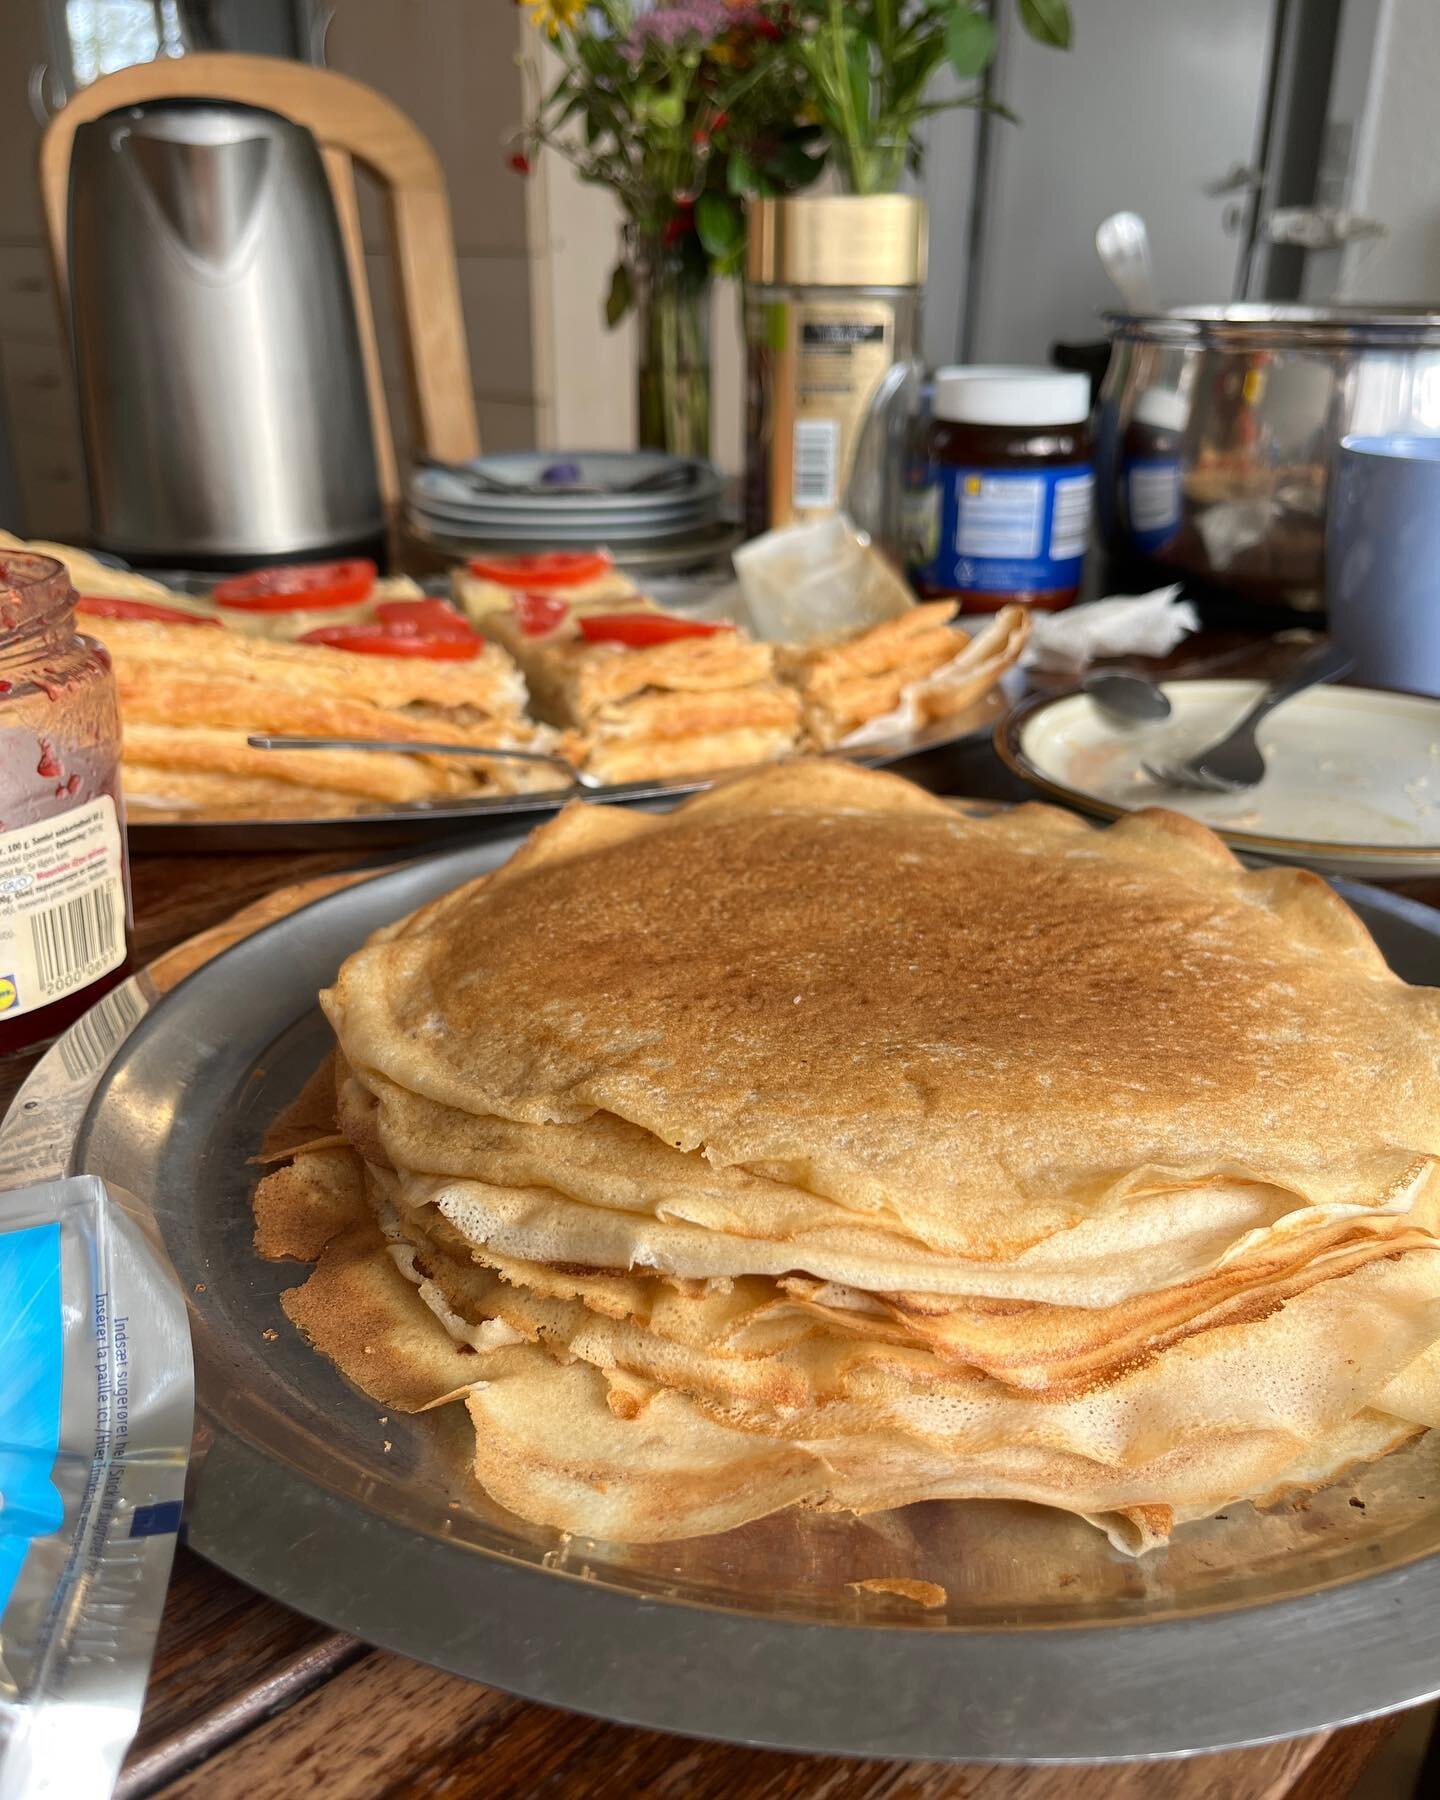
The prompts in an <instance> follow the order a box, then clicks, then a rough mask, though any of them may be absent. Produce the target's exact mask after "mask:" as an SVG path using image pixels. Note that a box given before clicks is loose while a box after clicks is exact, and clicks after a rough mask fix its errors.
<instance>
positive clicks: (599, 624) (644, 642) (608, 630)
mask: <svg viewBox="0 0 1440 1800" xmlns="http://www.w3.org/2000/svg"><path fill="white" fill-rule="evenodd" d="M576 623H577V624H578V625H579V627H580V634H581V636H582V637H584V638H586V639H588V640H589V642H590V643H592V644H624V645H625V646H626V647H627V648H628V649H631V650H647V649H649V648H650V647H651V646H652V645H654V644H673V643H674V642H675V641H676V639H677V638H706V637H714V636H715V635H716V633H717V632H721V631H733V630H734V629H735V627H734V626H733V625H731V624H729V623H722V622H721V621H719V620H714V619H677V618H675V617H674V616H673V614H670V613H654V612H618V613H586V614H585V615H584V616H583V617H582V618H580V619H578V620H577V621H576Z"/></svg>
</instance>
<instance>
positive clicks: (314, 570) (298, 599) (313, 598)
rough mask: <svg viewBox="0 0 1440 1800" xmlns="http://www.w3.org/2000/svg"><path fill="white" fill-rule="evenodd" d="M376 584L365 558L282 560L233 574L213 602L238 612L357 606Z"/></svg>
mask: <svg viewBox="0 0 1440 1800" xmlns="http://www.w3.org/2000/svg"><path fill="white" fill-rule="evenodd" d="M374 585H375V565H374V563H373V562H370V561H368V560H367V559H366V558H364V557H358V556H357V557H353V558H351V559H350V560H349V561H348V562H328V563H281V564H279V565H278V566H277V567H275V568H273V569H252V570H251V571H250V573H249V574H248V575H232V576H231V577H230V579H229V580H228V581H221V582H218V583H217V584H216V587H215V604H216V605H217V606H229V607H233V608H234V610H235V611H237V612H321V611H323V610H328V609H329V608H330V607H332V606H356V605H358V604H359V603H360V601H362V600H363V599H364V598H365V596H366V595H367V594H368V593H369V592H370V590H371V588H373V587H374Z"/></svg>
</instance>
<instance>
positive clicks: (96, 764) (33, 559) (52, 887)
mask: <svg viewBox="0 0 1440 1800" xmlns="http://www.w3.org/2000/svg"><path fill="white" fill-rule="evenodd" d="M129 937H130V899H129V867H128V863H127V860H126V854H125V816H124V811H123V808H122V804H121V796H120V710H119V703H118V700H117V698H116V692H115V676H114V671H113V670H112V669H111V667H110V659H109V657H108V656H107V655H106V654H105V652H104V651H103V650H102V649H101V647H100V646H99V645H98V644H97V643H95V642H94V640H93V639H91V638H88V637H83V636H81V635H80V633H79V632H77V630H76V628H75V592H74V589H73V588H72V587H71V585H70V577H69V575H68V574H67V572H66V570H65V568H64V566H63V565H62V564H61V563H58V562H56V561H55V560H54V559H53V558H51V557H48V556H33V555H30V554H29V553H28V552H22V551H13V552H9V551H3V550H0V1056H8V1055H12V1054H13V1053H14V1052H16V1051H19V1050H30V1049H34V1048H35V1047H36V1046H37V1045H39V1044H43V1043H46V1042H48V1041H49V1040H50V1039H51V1038H53V1037H55V1036H56V1035H57V1034H58V1033H60V1032H61V1031H63V1030H64V1029H65V1028H66V1026H67V1025H70V1024H71V1023H73V1021H74V1020H75V1019H77V1018H78V1017H79V1016H80V1014H81V1013H83V1012H84V1011H85V1010H86V1009H87V1008H88V1007H90V1006H92V1005H93V1004H94V1003H95V1001H96V1000H98V999H99V998H100V996H101V995H102V994H103V993H104V992H105V991H106V989H107V988H110V987H113V986H114V985H115V983H116V982H117V981H119V980H121V979H122V978H123V976H124V974H125V972H126V969H127V967H128V961H129Z"/></svg>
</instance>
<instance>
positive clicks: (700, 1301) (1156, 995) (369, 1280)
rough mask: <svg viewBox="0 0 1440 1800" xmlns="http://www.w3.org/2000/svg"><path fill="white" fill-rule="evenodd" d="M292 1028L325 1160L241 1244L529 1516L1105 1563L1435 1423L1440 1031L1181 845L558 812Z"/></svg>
mask: <svg viewBox="0 0 1440 1800" xmlns="http://www.w3.org/2000/svg"><path fill="white" fill-rule="evenodd" d="M322 1002H323V1005H324V1007H325V1010H326V1012H327V1014H328V1016H329V1018H330V1020H331V1021H332V1023H333V1025H334V1029H335V1033H336V1037H337V1039H338V1042H339V1065H338V1066H339V1073H338V1080H337V1093H338V1119H339V1128H340V1136H339V1137H338V1138H334V1139H331V1140H330V1141H329V1142H328V1143H322V1144H320V1145H318V1146H316V1147H314V1148H312V1149H310V1150H308V1151H305V1150H302V1151H301V1152H300V1153H299V1154H297V1155H296V1157H295V1159H294V1161H293V1162H292V1163H291V1164H290V1165H289V1166H288V1167H286V1168H283V1169H281V1170H279V1171H277V1172H276V1173H273V1174H271V1175H270V1176H269V1177H268V1178H267V1179H266V1181H265V1182H263V1183H262V1185H261V1188H260V1190H259V1193H258V1196H257V1209H258V1219H259V1243H260V1246H261V1248H262V1250H264V1251H266V1252H267V1253H270V1254H302V1255H305V1256H307V1257H314V1256H315V1255H316V1254H317V1252H320V1254H319V1262H318V1266H317V1267H316V1269H315V1271H314V1272H313V1273H312V1274H311V1276H310V1278H309V1280H308V1281H307V1282H306V1283H305V1284H304V1286H302V1287H300V1288H297V1289H295V1290H293V1291H291V1292H290V1293H289V1294H288V1295H287V1296H286V1299H285V1307H286V1310H287V1312H288V1313H289V1315H290V1317H291V1318H292V1319H293V1320H295V1321H296V1322H297V1323H298V1324H299V1325H300V1326H301V1327H302V1328H303V1329H304V1330H305V1331H306V1332H307V1333H308V1334H309V1335H310V1337H311V1338H312V1340H313V1342H314V1343H315V1344H316V1345H317V1346H318V1347H319V1348H321V1349H322V1350H325V1351H326V1352H328V1353H329V1354H330V1355H332V1356H333V1357H334V1358H336V1360H337V1361H338V1363H339V1365H340V1366H341V1368H342V1369H343V1370H344V1371H345V1372H346V1373H347V1374H349V1375H350V1376H351V1377H352V1378H353V1379H354V1380H355V1381H356V1382H357V1383H358V1384H359V1385H361V1386H362V1387H363V1388H364V1389H365V1390H366V1391H367V1392H369V1393H370V1394H372V1395H374V1396H376V1397H377V1398H379V1399H381V1400H383V1401H384V1402H385V1403H386V1404H387V1405H389V1406H393V1407H401V1406H405V1407H412V1408H419V1407H422V1406H426V1405H429V1404H439V1403H440V1402H441V1401H442V1400H446V1399H450V1400H457V1401H458V1400H463V1401H464V1402H465V1404H466V1405H467V1406H468V1408H469V1413H470V1417H471V1419H472V1421H473V1425H474V1431H475V1472H476V1475H477V1476H478V1478H479V1480H480V1482H481V1483H482V1484H483V1486H484V1487H485V1488H486V1489H487V1490H488V1491H489V1493H490V1494H491V1495H492V1496H493V1497H494V1498H495V1499H496V1500H498V1501H499V1502H501V1503H502V1504H503V1505H504V1506H506V1507H508V1508H510V1509H512V1510H513V1511H514V1512H516V1513H519V1514H521V1515H523V1516H524V1517H525V1518H526V1519H528V1520H532V1521H537V1522H539V1523H541V1524H545V1525H550V1526H556V1527H561V1528H564V1529H566V1530H569V1531H572V1532H577V1533H584V1534H588V1535H592V1536H596V1537H602V1538H611V1539H619V1540H650V1539H663V1538H673V1537H684V1536H689V1535H696V1534H703V1533H709V1532H715V1531H720V1530H723V1529H726V1528H728V1527H731V1526H735V1525H739V1524H740V1523H742V1522H743V1521H745V1520H748V1519H752V1518H755V1517H757V1516H759V1515H762V1514H765V1513H768V1512H770V1511H772V1510H774V1509H777V1508H780V1507H785V1506H789V1505H801V1506H808V1507H821V1508H827V1509H852V1510H854V1511H857V1512H864V1511H868V1510H871V1509H876V1508H884V1507H893V1506H898V1505H901V1504H903V1503H906V1502H909V1501H914V1500H920V1499H925V1498H954V1499H961V1498H975V1497H1005V1498H1010V1499H1020V1500H1027V1501H1036V1502H1042V1503H1045V1504H1047V1505H1050V1506H1054V1507H1060V1508H1064V1509H1067V1510H1068V1511H1070V1512H1073V1513H1078V1514H1081V1515H1083V1516H1085V1517H1087V1518H1089V1519H1091V1520H1093V1521H1094V1522H1095V1523H1096V1524H1098V1525H1100V1526H1102V1527H1103V1528H1104V1529H1105V1530H1106V1531H1107V1532H1108V1533H1109V1534H1110V1535H1111V1537H1112V1539H1113V1540H1114V1541H1115V1542H1116V1543H1117V1544H1118V1545H1120V1546H1121V1547H1122V1548H1124V1549H1127V1550H1131V1551H1139V1550H1143V1549H1146V1548H1149V1547H1150V1546H1152V1545H1154V1544H1156V1543H1159V1542H1161V1541H1163V1540H1164V1539H1165V1538H1166V1536H1167V1534H1168V1533H1169V1532H1170V1531H1171V1529H1172V1528H1173V1527H1174V1526H1175V1525H1176V1524H1177V1523H1179V1522H1182V1521H1184V1520H1188V1519H1193V1518H1197V1517H1201V1516H1206V1515H1209V1514H1211V1513H1213V1512H1215V1511H1216V1510H1217V1509H1219V1508H1222V1507H1224V1506H1225V1505H1226V1504H1228V1503H1230V1502H1234V1501H1237V1500H1240V1499H1242V1498H1247V1497H1248V1498H1255V1499H1264V1498H1267V1497H1269V1496H1272V1495H1275V1494H1277V1493H1279V1492H1281V1491H1283V1490H1285V1489H1288V1488H1291V1487H1311V1486H1315V1485H1318V1484H1321V1483H1323V1482H1326V1481H1327V1480H1329V1479H1331V1478H1332V1477H1334V1476H1335V1475H1336V1474H1337V1473H1338V1472H1340V1471H1341V1470H1343V1469H1345V1468H1346V1467H1347V1466H1349V1465H1351V1464H1354V1463H1356V1462H1357V1461H1361V1460H1364V1459H1369V1458H1374V1457H1377V1456H1379V1455H1381V1454H1382V1453H1384V1452H1386V1451H1388V1450H1391V1449H1392V1448H1394V1447H1396V1446H1397V1445H1400V1444H1402V1443H1403V1442H1405V1441H1406V1440H1407V1439H1409V1438H1411V1437H1412V1436H1414V1435H1416V1434H1417V1433H1418V1432H1419V1431H1420V1430H1421V1429H1423V1428H1425V1427H1428V1426H1431V1425H1434V1424H1436V1423H1437V1422H1440V1350H1437V1344H1440V1243H1437V1236H1436V1230H1437V1218H1440V1178H1437V1157H1440V1076H1437V1070H1436V1060H1435V1045H1436V1042H1437V1033H1440V995H1437V994H1436V993H1435V992H1433V991H1432V990H1429V989H1423V988H1412V987H1408V986H1407V985H1406V984H1405V983H1404V982H1402V981H1401V980H1400V979H1399V978H1398V977H1396V976H1395V975H1393V974H1392V973H1390V971H1389V970H1388V969H1387V968H1386V966H1385V964H1384V962H1383V960H1382V958H1381V956H1380V955H1379V953H1378V951H1377V950H1376V948H1375V946H1374V944H1373V943H1372V941H1371V939H1370V938H1369V936H1368V934H1367V933H1366V931H1365V930H1364V928H1363V926H1362V925H1361V923H1360V922H1359V921H1358V920H1357V919H1356V917H1355V916H1354V915H1353V914H1352V913H1351V912H1350V911H1349V910H1348V908H1347V907H1346V906H1345V905H1344V903H1343V902H1342V901H1341V900H1340V899H1339V898H1338V897H1337V896H1336V895H1335V894H1334V893H1333V892H1332V891H1331V890H1330V889H1329V888H1328V887H1327V886H1326V885H1325V884H1324V883H1323V882H1322V881H1320V880H1319V879H1318V878H1317V877H1316V876H1313V875H1311V874H1309V873H1307V872H1302V871H1296V870H1268V871H1265V872H1261V873H1247V872H1246V871H1245V870H1244V869H1243V868H1242V867H1241V866H1240V865H1239V864H1238V863H1237V862H1236V861H1235V860H1234V858H1232V857H1231V855H1230V854H1229V852H1228V851H1226V850H1225V849H1224V847H1223V846H1222V845H1221V844H1220V842H1219V841H1218V839H1216V838H1215V837H1214V836H1213V835H1212V834H1211V833H1210V832H1208V831H1207V830H1205V829H1204V828H1203V827H1201V826H1199V825H1197V824H1195V823H1193V822H1191V821H1189V820H1186V819H1183V818H1180V817H1177V816H1175V815H1173V814H1169V813H1165V812H1159V811H1152V812H1146V813H1140V814H1136V815H1134V816H1132V817H1129V818H1127V819H1126V820H1124V821H1123V822H1122V823H1120V824H1117V825H1115V826H1114V827H1112V828H1111V829H1109V830H1106V831H1103V832H1102V831H1097V830H1093V829H1092V828H1090V827H1089V826H1087V825H1085V824H1082V823H1081V822H1079V821H1078V820H1076V819H1074V818H1072V817H1070V816H1069V815H1066V814H1062V813H1060V812H1057V811H1053V810H1050V809H1047V808H1042V807H1023V808H1020V809H1017V810H1015V811H1013V812H1010V813H1008V814H1003V815H997V816H995V817H991V818H985V819H981V820H976V819H972V818H967V817H962V816H960V815H959V814H958V813H957V812H956V811H954V810H953V809H952V808H951V807H950V806H948V805H947V804H946V803H944V802H943V801H941V800H938V799H936V798H934V797H932V796H931V795H928V794H926V793H923V792H921V791H919V790H918V789H916V788H913V787H911V786H910V785H909V784H907V783H905V782H902V781H899V780H896V779H894V778H892V777H889V776H884V775H878V774H871V773H865V772H862V771H859V770H856V769H853V768H849V767H847V766H844V765H840V764H833V763H828V762H822V763H805V762H797V763H792V764H788V765H784V766H782V767H779V768H776V769H772V770H768V771H764V772H759V773H756V774H752V775H748V776H745V777H743V778H740V779H738V780H736V781H734V782H732V783H730V784H728V785H725V786H722V787H719V788H716V789H714V790H712V791H711V792H710V793H707V794H705V795H703V796H701V797H699V798H697V799H694V800H692V801H690V802H689V803H688V804H687V805H685V806H683V807H682V808H680V809H679V810H677V811H675V812H673V813H670V814H666V815H661V816H649V815H640V814H635V813H629V812H624V811H621V810H618V809H615V808H609V807H607V808H586V807H583V806H580V807H572V808H570V809H569V810H567V811H566V812H564V813H562V814H561V815H560V816H559V817H558V818H557V819H556V820H555V821H554V822H553V823H551V824H548V825H546V826H545V827H543V828H542V829H541V830H539V831H537V832H535V833H534V835H533V836H532V837H531V838H530V839H529V841H528V842H527V844H526V845H525V847H524V848H523V849H522V850H521V851H520V852H519V853H518V854H517V855H516V856H515V857H514V858H513V859H512V860H511V861H510V862H509V863H508V864H507V865H506V866H505V867H504V868H503V869H501V870H500V871H499V873H497V874H495V875H492V876H490V877H488V878H485V879H482V880H479V881H475V882H472V883H471V884H470V885H468V886H466V887H462V888H460V889H458V890H457V891H455V892H453V893H451V894H449V895H448V896H446V897H445V898H443V899H440V900H438V901H436V902H435V903H433V904H431V905H429V906H426V907H424V908H422V909H421V910H420V911H419V912H417V913H416V914H414V915H413V916H412V917H411V918H408V919H406V920H404V921H402V922H401V923H399V924H397V925H395V926H393V927H391V928H389V929H388V930H385V931H382V932H381V933H379V934H378V936H377V937H376V938H374V939H373V940H372V941H371V942H370V943H369V944H368V945H366V946H365V947H364V948H363V949H361V950H360V951H358V952H357V953H356V954H354V955H353V956H351V957H350V958H349V959H348V961H347V962H346V963H345V964H344V966H343V968H342V969H341V971H340V973H339V977H338V979H337V981H336V983H335V986H334V987H333V988H332V989H331V990H330V991H328V992H327V993H325V994H324V995H323V996H322ZM327 1240H328V1241H327ZM322 1244H324V1245H325V1247H324V1249H323V1252H321V1251H320V1247H321V1245H322Z"/></svg>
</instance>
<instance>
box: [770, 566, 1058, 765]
mask: <svg viewBox="0 0 1440 1800" xmlns="http://www.w3.org/2000/svg"><path fill="white" fill-rule="evenodd" d="M955 610H956V603H955V602H954V601H953V600H930V601H926V602H925V603H923V604H922V605H919V606H912V607H911V608H909V609H908V611H905V612H902V613H900V614H898V615H897V616H896V617H894V618H892V619H886V620H883V621H882V622H881V623H880V624H878V625H872V626H870V627H869V628H868V629H867V630H864V631H861V632H857V633H852V634H849V635H847V636H845V637H843V638H841V639H839V640H838V641H830V640H825V641H822V642H820V643H818V644H807V645H804V646H793V647H792V646H786V647H782V649H781V651H780V656H779V669H780V674H781V678H782V679H783V680H785V681H787V682H789V683H792V684H793V685H794V686H795V687H796V688H797V689H798V690H799V693H800V697H801V702H802V705H803V707H804V720H805V736H806V739H807V741H808V743H809V744H810V746H811V747H812V748H814V749H816V750H830V749H833V748H834V747H835V746H836V745H837V744H846V743H855V742H859V741H862V739H863V741H868V740H869V739H871V738H875V739H882V738H883V737H885V736H886V735H887V734H891V735H895V736H899V735H900V734H902V733H904V732H910V731H916V730H919V729H921V728H923V727H924V726H926V725H929V724H933V723H935V722H936V721H938V720H941V719H953V718H954V717H955V716H956V715H957V714H959V713H962V712H964V711H965V710H966V709H967V708H968V707H971V706H973V705H974V704H975V702H976V701H977V700H979V699H980V698H981V697H982V696H983V695H984V694H986V693H988V692H989V691H990V689H991V688H993V687H994V685H995V683H996V682H997V681H998V680H999V679H1000V677H1001V676H1002V675H1003V674H1004V673H1005V671H1006V670H1007V669H1009V668H1011V667H1013V666H1014V664H1015V663H1017V662H1018V661H1019V659H1020V653H1021V651H1022V650H1023V649H1024V648H1025V640H1026V638H1027V637H1028V636H1029V632H1030V617H1029V614H1028V613H1027V612H1026V610H1025V608H1024V607H1023V606H1006V607H1003V608H1002V609H1001V610H1000V611H999V612H998V613H997V614H996V616H995V617H994V618H993V619H992V620H991V621H990V622H989V623H988V624H987V625H985V626H984V627H983V628H982V629H981V630H979V631H977V632H976V634H975V635H974V637H967V636H966V634H965V633H964V632H961V631H957V630H956V629H955V628H954V626H953V625H952V623H951V621H952V620H953V619H954V617H955Z"/></svg>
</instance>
